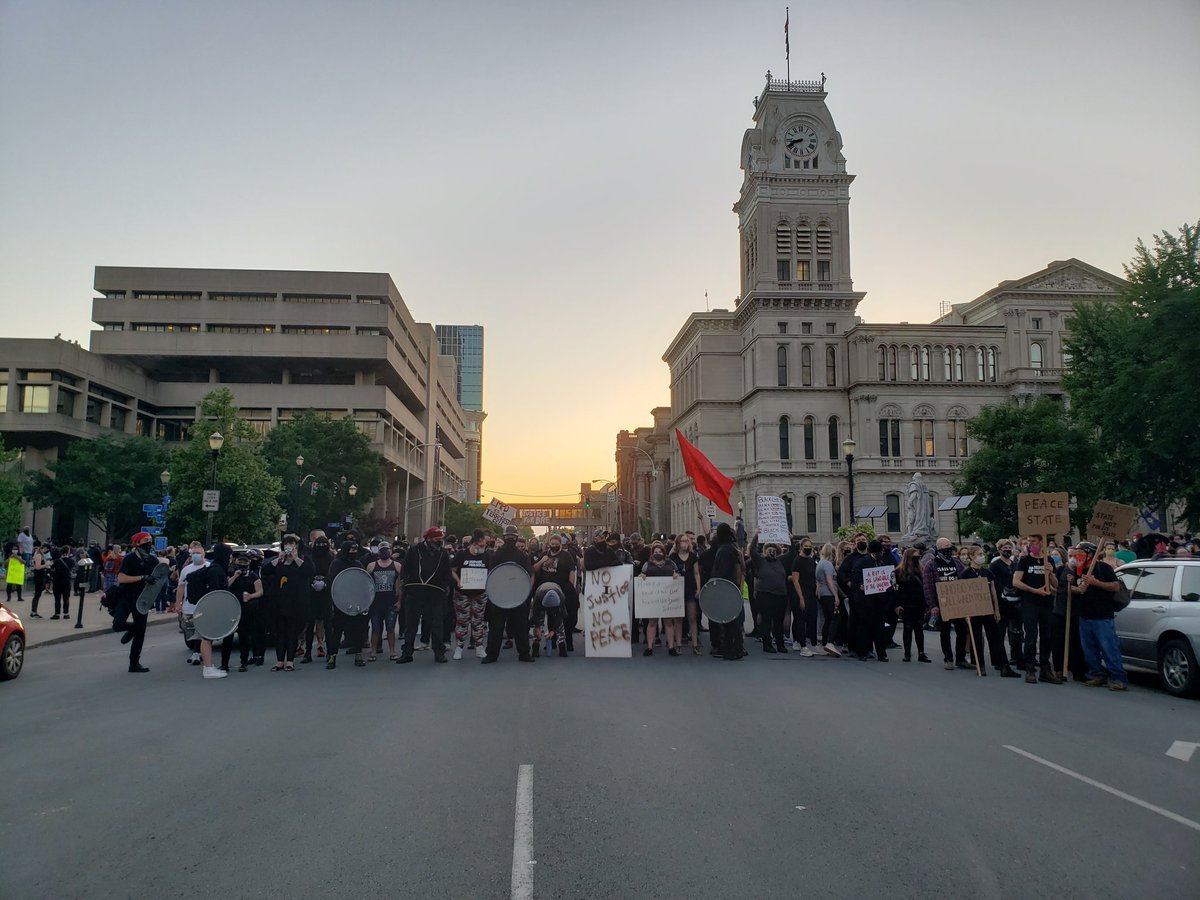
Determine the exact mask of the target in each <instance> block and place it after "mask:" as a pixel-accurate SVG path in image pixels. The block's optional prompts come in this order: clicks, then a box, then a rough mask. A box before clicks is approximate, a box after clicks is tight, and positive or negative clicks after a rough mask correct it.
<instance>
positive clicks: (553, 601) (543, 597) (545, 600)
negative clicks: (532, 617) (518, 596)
mask: <svg viewBox="0 0 1200 900" xmlns="http://www.w3.org/2000/svg"><path fill="white" fill-rule="evenodd" d="M533 595H534V597H535V598H537V602H538V603H540V604H541V605H542V609H554V608H555V607H558V606H562V588H561V587H559V586H558V585H557V584H555V583H554V582H553V581H547V582H546V583H545V584H539V585H538V588H537V590H536V591H534V592H533Z"/></svg>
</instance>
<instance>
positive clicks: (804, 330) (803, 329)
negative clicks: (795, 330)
mask: <svg viewBox="0 0 1200 900" xmlns="http://www.w3.org/2000/svg"><path fill="white" fill-rule="evenodd" d="M800 333H801V334H812V322H801V323H800Z"/></svg>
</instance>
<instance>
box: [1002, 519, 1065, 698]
mask: <svg viewBox="0 0 1200 900" xmlns="http://www.w3.org/2000/svg"><path fill="white" fill-rule="evenodd" d="M1013 587H1015V588H1016V589H1017V590H1018V591H1019V592H1020V594H1021V619H1022V623H1021V624H1022V627H1023V628H1024V630H1025V646H1024V648H1023V652H1022V654H1021V655H1022V657H1023V658H1024V660H1025V681H1026V683H1027V684H1037V683H1038V681H1043V682H1045V683H1047V684H1062V679H1061V678H1058V677H1057V676H1055V674H1054V672H1053V671H1052V670H1051V667H1050V651H1051V645H1052V644H1053V643H1054V595H1055V593H1056V592H1057V589H1058V583H1057V582H1056V581H1055V580H1054V573H1053V570H1050V571H1047V563H1046V558H1045V556H1044V555H1043V553H1042V545H1041V541H1040V540H1030V542H1029V547H1028V549H1027V551H1026V553H1025V555H1024V556H1022V557H1021V558H1020V559H1019V560H1018V561H1017V567H1016V569H1015V570H1014V571H1013ZM1035 663H1040V672H1039V670H1037V669H1035Z"/></svg>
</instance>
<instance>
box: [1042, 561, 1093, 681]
mask: <svg viewBox="0 0 1200 900" xmlns="http://www.w3.org/2000/svg"><path fill="white" fill-rule="evenodd" d="M1079 555H1080V554H1079V553H1078V551H1077V550H1076V548H1074V547H1071V548H1069V549H1068V550H1067V551H1066V552H1065V556H1064V561H1063V562H1062V563H1061V565H1057V566H1056V567H1055V569H1054V576H1055V578H1056V579H1057V581H1058V590H1057V591H1055V593H1054V641H1053V645H1052V646H1051V648H1050V658H1051V661H1052V662H1053V664H1054V677H1055V678H1060V679H1063V680H1065V679H1066V677H1067V673H1068V672H1069V673H1070V675H1071V678H1072V679H1073V680H1075V681H1086V680H1087V661H1086V660H1085V659H1084V656H1083V644H1082V643H1081V642H1080V639H1079V594H1078V591H1077V590H1076V587H1077V585H1078V578H1079V574H1080V569H1079ZM1052 561H1053V560H1052ZM1068 596H1070V598H1071V618H1070V621H1069V622H1068V620H1067V597H1068ZM1068 627H1070V629H1071V631H1070V638H1069V640H1070V641H1071V651H1070V659H1069V660H1068V661H1067V662H1066V666H1065V667H1064V661H1063V650H1064V648H1065V646H1066V643H1067V640H1068V637H1067V628H1068Z"/></svg>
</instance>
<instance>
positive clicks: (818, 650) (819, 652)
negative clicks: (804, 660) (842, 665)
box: [809, 647, 829, 656]
mask: <svg viewBox="0 0 1200 900" xmlns="http://www.w3.org/2000/svg"><path fill="white" fill-rule="evenodd" d="M809 649H810V650H812V655H813V656H828V655H829V651H828V650H826V649H825V648H824V647H810V648H809Z"/></svg>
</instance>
